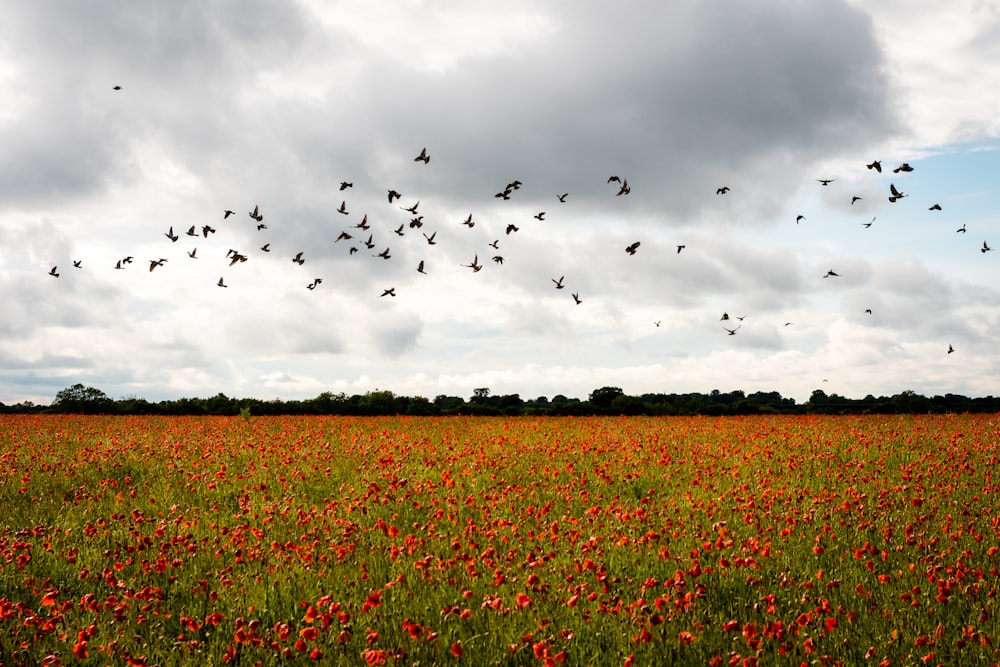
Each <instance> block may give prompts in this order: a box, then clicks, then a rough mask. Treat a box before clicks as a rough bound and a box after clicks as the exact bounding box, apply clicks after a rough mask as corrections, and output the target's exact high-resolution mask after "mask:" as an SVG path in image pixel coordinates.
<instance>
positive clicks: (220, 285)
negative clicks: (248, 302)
mask: <svg viewBox="0 0 1000 667" xmlns="http://www.w3.org/2000/svg"><path fill="white" fill-rule="evenodd" d="M215 284H216V285H218V286H219V287H229V285H227V284H226V283H224V282H223V281H222V277H221V276H220V277H219V282H217V283H215Z"/></svg>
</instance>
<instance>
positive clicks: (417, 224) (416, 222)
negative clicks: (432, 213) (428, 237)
mask: <svg viewBox="0 0 1000 667" xmlns="http://www.w3.org/2000/svg"><path fill="white" fill-rule="evenodd" d="M423 226H424V216H422V215H418V216H417V217H415V218H413V219H412V220H410V229H413V228H417V229H420V228H421V227H423Z"/></svg>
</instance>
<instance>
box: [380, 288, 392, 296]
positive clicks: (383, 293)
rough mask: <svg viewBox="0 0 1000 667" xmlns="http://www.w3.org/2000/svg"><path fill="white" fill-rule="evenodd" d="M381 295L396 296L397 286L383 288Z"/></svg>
mask: <svg viewBox="0 0 1000 667" xmlns="http://www.w3.org/2000/svg"><path fill="white" fill-rule="evenodd" d="M379 296H393V297H394V296H396V288H395V287H390V288H388V289H386V290H383V291H382V294H380V295H379Z"/></svg>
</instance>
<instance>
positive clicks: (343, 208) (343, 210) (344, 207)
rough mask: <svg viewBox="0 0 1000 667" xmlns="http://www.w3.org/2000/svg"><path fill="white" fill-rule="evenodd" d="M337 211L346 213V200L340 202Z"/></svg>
mask: <svg viewBox="0 0 1000 667" xmlns="http://www.w3.org/2000/svg"><path fill="white" fill-rule="evenodd" d="M337 213H343V214H344V215H347V201H346V200H345V201H341V202H340V208H338V209H337Z"/></svg>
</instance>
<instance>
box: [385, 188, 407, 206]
mask: <svg viewBox="0 0 1000 667" xmlns="http://www.w3.org/2000/svg"><path fill="white" fill-rule="evenodd" d="M388 196H389V203H390V204H391V203H392V200H393V199H399V198H400V197H402V196H403V195H401V194H399V193H398V192H396V191H395V190H389V195H388Z"/></svg>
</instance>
